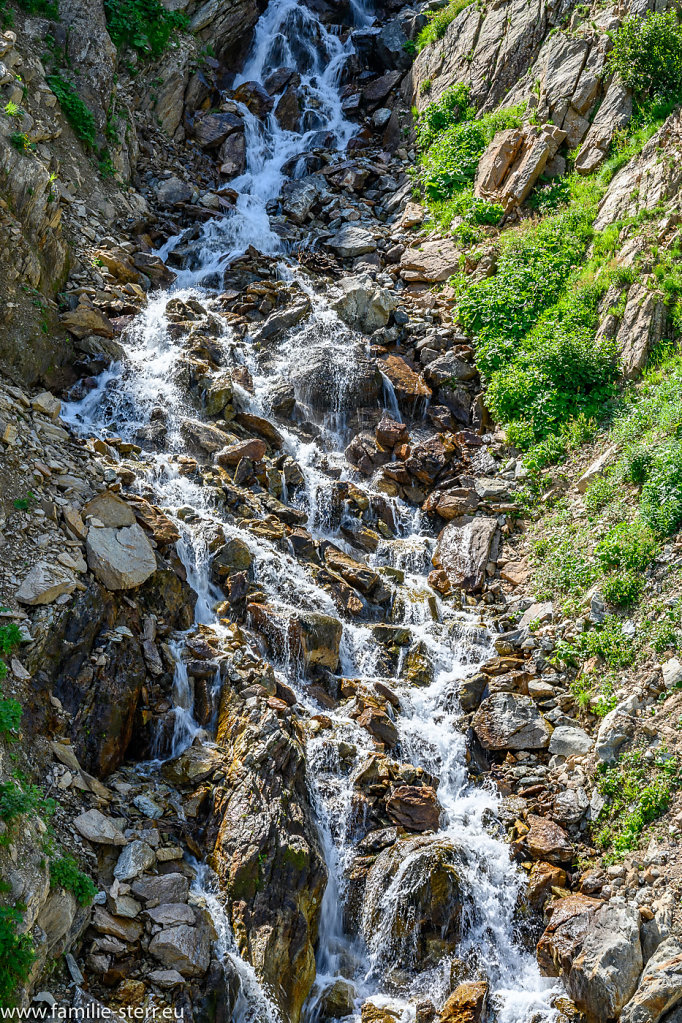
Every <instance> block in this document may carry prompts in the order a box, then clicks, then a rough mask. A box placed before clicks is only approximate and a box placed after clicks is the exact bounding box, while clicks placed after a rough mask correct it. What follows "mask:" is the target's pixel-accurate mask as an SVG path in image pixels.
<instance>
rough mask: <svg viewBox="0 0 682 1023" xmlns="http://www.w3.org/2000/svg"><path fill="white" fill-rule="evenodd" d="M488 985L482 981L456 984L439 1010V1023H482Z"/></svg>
mask: <svg viewBox="0 0 682 1023" xmlns="http://www.w3.org/2000/svg"><path fill="white" fill-rule="evenodd" d="M487 999H488V984H487V982H486V981H484V980H478V981H471V980H470V981H465V982H464V983H463V984H458V986H457V987H456V988H455V990H454V991H453V992H452V994H451V995H450V997H449V998H448V999H447V1001H446V1002H445V1005H444V1006H443V1008H442V1009H441V1013H440V1018H439V1023H482V1020H483V1019H484V1018H485V1013H486V1002H487Z"/></svg>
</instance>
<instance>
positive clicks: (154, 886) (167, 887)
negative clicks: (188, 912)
mask: <svg viewBox="0 0 682 1023" xmlns="http://www.w3.org/2000/svg"><path fill="white" fill-rule="evenodd" d="M132 891H133V895H135V896H136V897H137V898H139V899H143V900H144V901H145V902H146V904H147V908H148V909H150V908H152V907H153V906H160V905H164V904H166V903H169V902H173V903H177V902H187V895H188V893H189V881H188V880H187V878H186V877H185V876H184V874H179V873H176V872H173V873H171V874H159V875H158V877H139V878H138V879H137V880H136V881H133V884H132Z"/></svg>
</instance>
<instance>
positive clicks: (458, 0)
mask: <svg viewBox="0 0 682 1023" xmlns="http://www.w3.org/2000/svg"><path fill="white" fill-rule="evenodd" d="M471 3H473V0H450V2H449V4H448V5H447V7H443V8H441V10H439V11H432V12H431V13H430V14H429V16H428V17H429V23H428V25H425V26H424V28H423V29H422V30H421V32H420V33H419V36H418V37H417V53H421V51H422V50H423V49H424V47H425V46H428V45H429V43H435V42H436V40H437V39H442V38H443V36H444V35H445V33H446V31H447V29H448V26H449V25H451V24H452V22H453V21H454V20H455V18H456V17H457V15H458V14H461V13H462V11H463V10H465V9H466V8H467V7H469V6H470V4H471Z"/></svg>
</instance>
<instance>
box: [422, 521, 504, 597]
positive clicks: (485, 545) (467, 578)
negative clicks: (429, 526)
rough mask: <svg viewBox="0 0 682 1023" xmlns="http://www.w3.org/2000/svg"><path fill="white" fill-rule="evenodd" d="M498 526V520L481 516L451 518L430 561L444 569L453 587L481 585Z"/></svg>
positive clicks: (466, 587) (469, 589)
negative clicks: (461, 518)
mask: <svg viewBox="0 0 682 1023" xmlns="http://www.w3.org/2000/svg"><path fill="white" fill-rule="evenodd" d="M497 528H498V525H497V519H493V518H486V517H483V516H481V517H476V518H473V519H469V520H468V521H467V520H466V519H463V520H459V521H457V520H453V521H452V522H449V523H448V525H447V526H446V527H445V529H443V531H442V532H441V534H440V536H439V537H438V546H437V547H436V553H435V556H434V559H433V563H434V565H435V567H436V568H442V569H443V571H444V572H445V574H446V575H447V578H448V580H449V582H450V585H451V586H452V587H454V588H459V587H461V588H462V589H464V590H468V591H469V592H472V591H476V590H480V589H481V588H482V587H483V582H484V579H485V571H486V565H487V564H488V562H489V560H490V553H491V549H492V545H493V541H494V539H495V536H496V534H497Z"/></svg>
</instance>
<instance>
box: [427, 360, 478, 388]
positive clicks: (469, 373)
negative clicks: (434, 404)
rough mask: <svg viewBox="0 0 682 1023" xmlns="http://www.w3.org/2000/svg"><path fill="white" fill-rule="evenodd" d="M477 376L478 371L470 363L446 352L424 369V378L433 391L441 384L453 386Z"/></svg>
mask: <svg viewBox="0 0 682 1023" xmlns="http://www.w3.org/2000/svg"><path fill="white" fill-rule="evenodd" d="M477 375H478V370H477V369H476V367H475V366H474V365H473V363H471V362H466V361H465V360H464V359H460V358H459V356H457V355H455V353H454V352H446V353H445V354H444V355H439V356H438V358H437V359H434V360H433V362H429V364H428V365H427V366H426V368H425V369H424V376H425V377H426V379H427V381H428V383H429V385H430V386H431V387H433V389H434V390H436V389H437V388H439V387H441V386H442V385H443V384H455V383H460V382H462V381H466V380H473V379H474V377H476V376H477Z"/></svg>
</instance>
